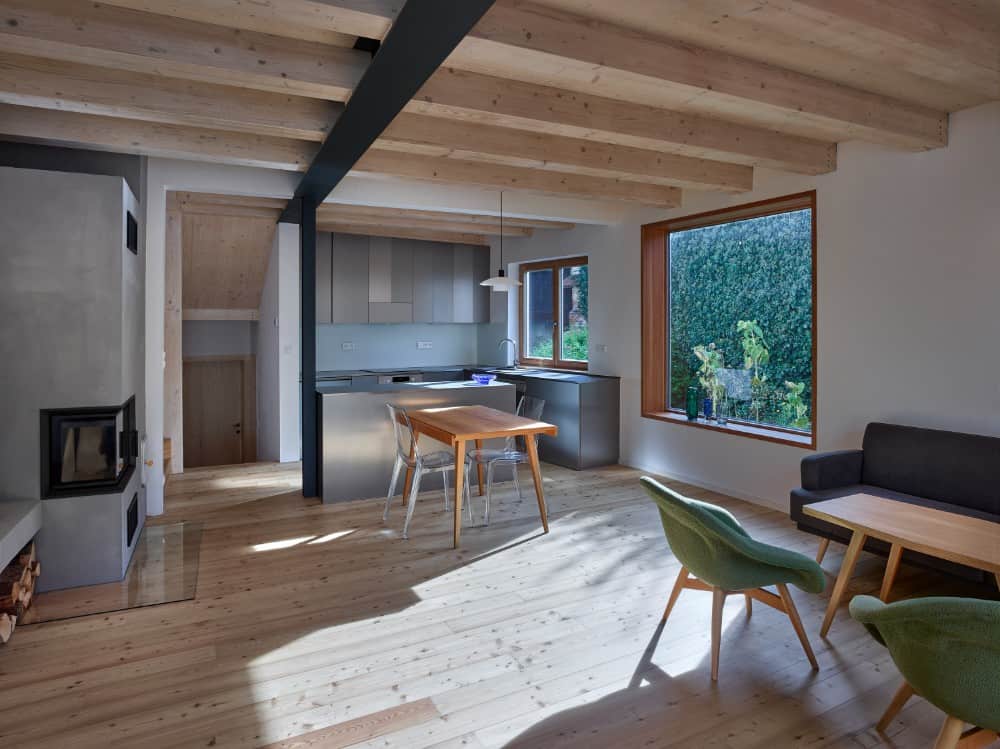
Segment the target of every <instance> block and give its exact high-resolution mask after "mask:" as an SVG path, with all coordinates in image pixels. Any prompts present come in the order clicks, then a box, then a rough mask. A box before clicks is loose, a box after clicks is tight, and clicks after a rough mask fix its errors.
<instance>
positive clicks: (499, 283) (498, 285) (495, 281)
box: [479, 190, 521, 293]
mask: <svg viewBox="0 0 1000 749" xmlns="http://www.w3.org/2000/svg"><path fill="white" fill-rule="evenodd" d="M479 285H480V286H490V287H492V289H493V291H502V292H504V293H506V292H510V291H513V290H514V289H516V288H517V287H518V286H520V285H521V282H520V281H518V280H517V279H516V278H508V277H507V273H506V272H505V271H504V269H503V190H501V191H500V268H499V270H497V274H496V275H495V276H491V277H490V278H487V279H486V280H485V281H480V282H479Z"/></svg>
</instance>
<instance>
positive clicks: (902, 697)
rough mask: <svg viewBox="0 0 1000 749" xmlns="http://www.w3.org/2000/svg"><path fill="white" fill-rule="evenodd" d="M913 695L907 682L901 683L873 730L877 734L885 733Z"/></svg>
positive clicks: (911, 688)
mask: <svg viewBox="0 0 1000 749" xmlns="http://www.w3.org/2000/svg"><path fill="white" fill-rule="evenodd" d="M914 694H915V692H914V691H913V687H911V686H910V685H909V684H908V683H907V682H905V681H904V682H903V683H902V684H901V685H900V687H899V689H898V690H896V694H895V696H894V697H893V698H892V702H890V703H889V707H887V708H886V709H885V712H884V713H882V717H881V718H879V720H878V723H876V724H875V730H876V731H878V732H879V733H885V729H887V728H888V727H889V724H890V723H892V721H893V719H894V718H895V717H896V716H897V715H899V711H900V710H902V709H903V706H904V705H906V703H907V702H908V701H909V699H910V697H912V696H913V695H914Z"/></svg>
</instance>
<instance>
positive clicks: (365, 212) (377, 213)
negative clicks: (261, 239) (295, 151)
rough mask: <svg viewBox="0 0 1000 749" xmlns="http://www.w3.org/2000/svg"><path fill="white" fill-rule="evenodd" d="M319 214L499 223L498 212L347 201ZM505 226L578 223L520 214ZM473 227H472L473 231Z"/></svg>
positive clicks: (326, 207)
mask: <svg viewBox="0 0 1000 749" xmlns="http://www.w3.org/2000/svg"><path fill="white" fill-rule="evenodd" d="M316 210H317V215H319V214H323V213H325V212H327V211H329V212H336V211H341V210H342V211H345V212H348V211H349V212H350V213H351V215H354V216H365V217H368V218H381V217H393V216H412V217H414V218H421V219H426V220H429V221H435V220H437V221H449V222H452V223H461V224H467V225H469V226H470V227H474V226H477V225H484V224H485V225H493V224H498V223H499V216H498V214H485V213H459V212H457V211H455V212H452V211H425V210H419V209H410V208H394V207H384V206H366V205H349V204H346V203H323V204H322V205H321V206H319V207H318V208H317V209H316ZM503 223H504V226H508V225H510V226H517V227H522V228H525V229H552V230H565V229H572V228H573V227H574V226H576V224H573V223H570V222H568V221H552V220H549V219H535V218H523V217H518V216H506V215H505V216H504V218H503ZM471 230H472V229H470V231H471Z"/></svg>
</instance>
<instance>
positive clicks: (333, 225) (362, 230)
mask: <svg viewBox="0 0 1000 749" xmlns="http://www.w3.org/2000/svg"><path fill="white" fill-rule="evenodd" d="M316 229H317V230H318V231H329V232H334V233H339V234H359V235H361V236H368V237H393V238H398V239H422V240H425V241H428V242H451V243H453V244H474V245H489V243H490V241H489V238H488V237H487V236H486V235H485V234H475V233H469V232H444V231H434V230H430V229H404V228H401V227H395V226H373V225H371V224H351V223H341V222H336V221H334V222H325V223H324V222H317V224H316Z"/></svg>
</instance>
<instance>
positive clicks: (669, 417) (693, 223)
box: [640, 190, 819, 450]
mask: <svg viewBox="0 0 1000 749" xmlns="http://www.w3.org/2000/svg"><path fill="white" fill-rule="evenodd" d="M804 208H809V209H811V211H812V414H811V418H812V428H811V430H810V431H809V432H805V431H800V430H795V429H787V428H784V427H777V426H770V425H763V424H757V423H754V422H746V421H739V420H733V419H731V420H730V421H729V422H728V423H727V424H721V425H720V424H716V423H713V422H706V421H700V420H699V421H688V420H687V416H686V415H685V414H684V412H683V410H681V409H677V408H671V407H670V400H669V396H668V395H667V394H668V392H669V386H670V306H669V299H668V289H669V282H670V252H669V250H668V244H667V240H668V237H669V235H670V233H671V232H673V231H682V230H685V229H694V228H700V227H704V226H714V225H718V224H724V223H730V222H732V221H738V220H743V219H749V218H760V217H762V216H771V215H774V214H777V213H786V212H788V211H793V210H802V209H804ZM641 252H642V300H641V305H642V333H641V336H642V380H641V389H640V399H641V409H642V416H643V417H644V418H647V419H655V420H658V421H665V422H668V423H671V424H683V425H685V426H692V427H697V428H699V429H709V430H712V431H716V432H723V433H725V434H732V435H737V436H742V437H749V438H751V439H758V440H765V441H767V442H776V443H779V444H783V445H792V446H794V447H801V448H806V449H810V450H815V449H816V435H817V433H818V411H819V409H818V408H817V406H818V403H819V397H818V391H817V387H816V386H817V376H816V375H817V372H818V360H817V340H818V337H817V334H818V326H817V320H818V319H819V309H818V306H817V289H818V288H819V282H818V277H817V275H816V270H817V241H816V191H815V190H808V191H805V192H800V193H794V194H792V195H784V196H781V197H778V198H771V199H769V200H759V201H756V202H753V203H745V204H742V205H736V206H731V207H729V208H722V209H719V210H715V211H706V212H704V213H696V214H693V215H690V216H682V217H679V218H675V219H668V220H666V221H658V222H656V223H652V224H644V225H643V227H642V248H641Z"/></svg>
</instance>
